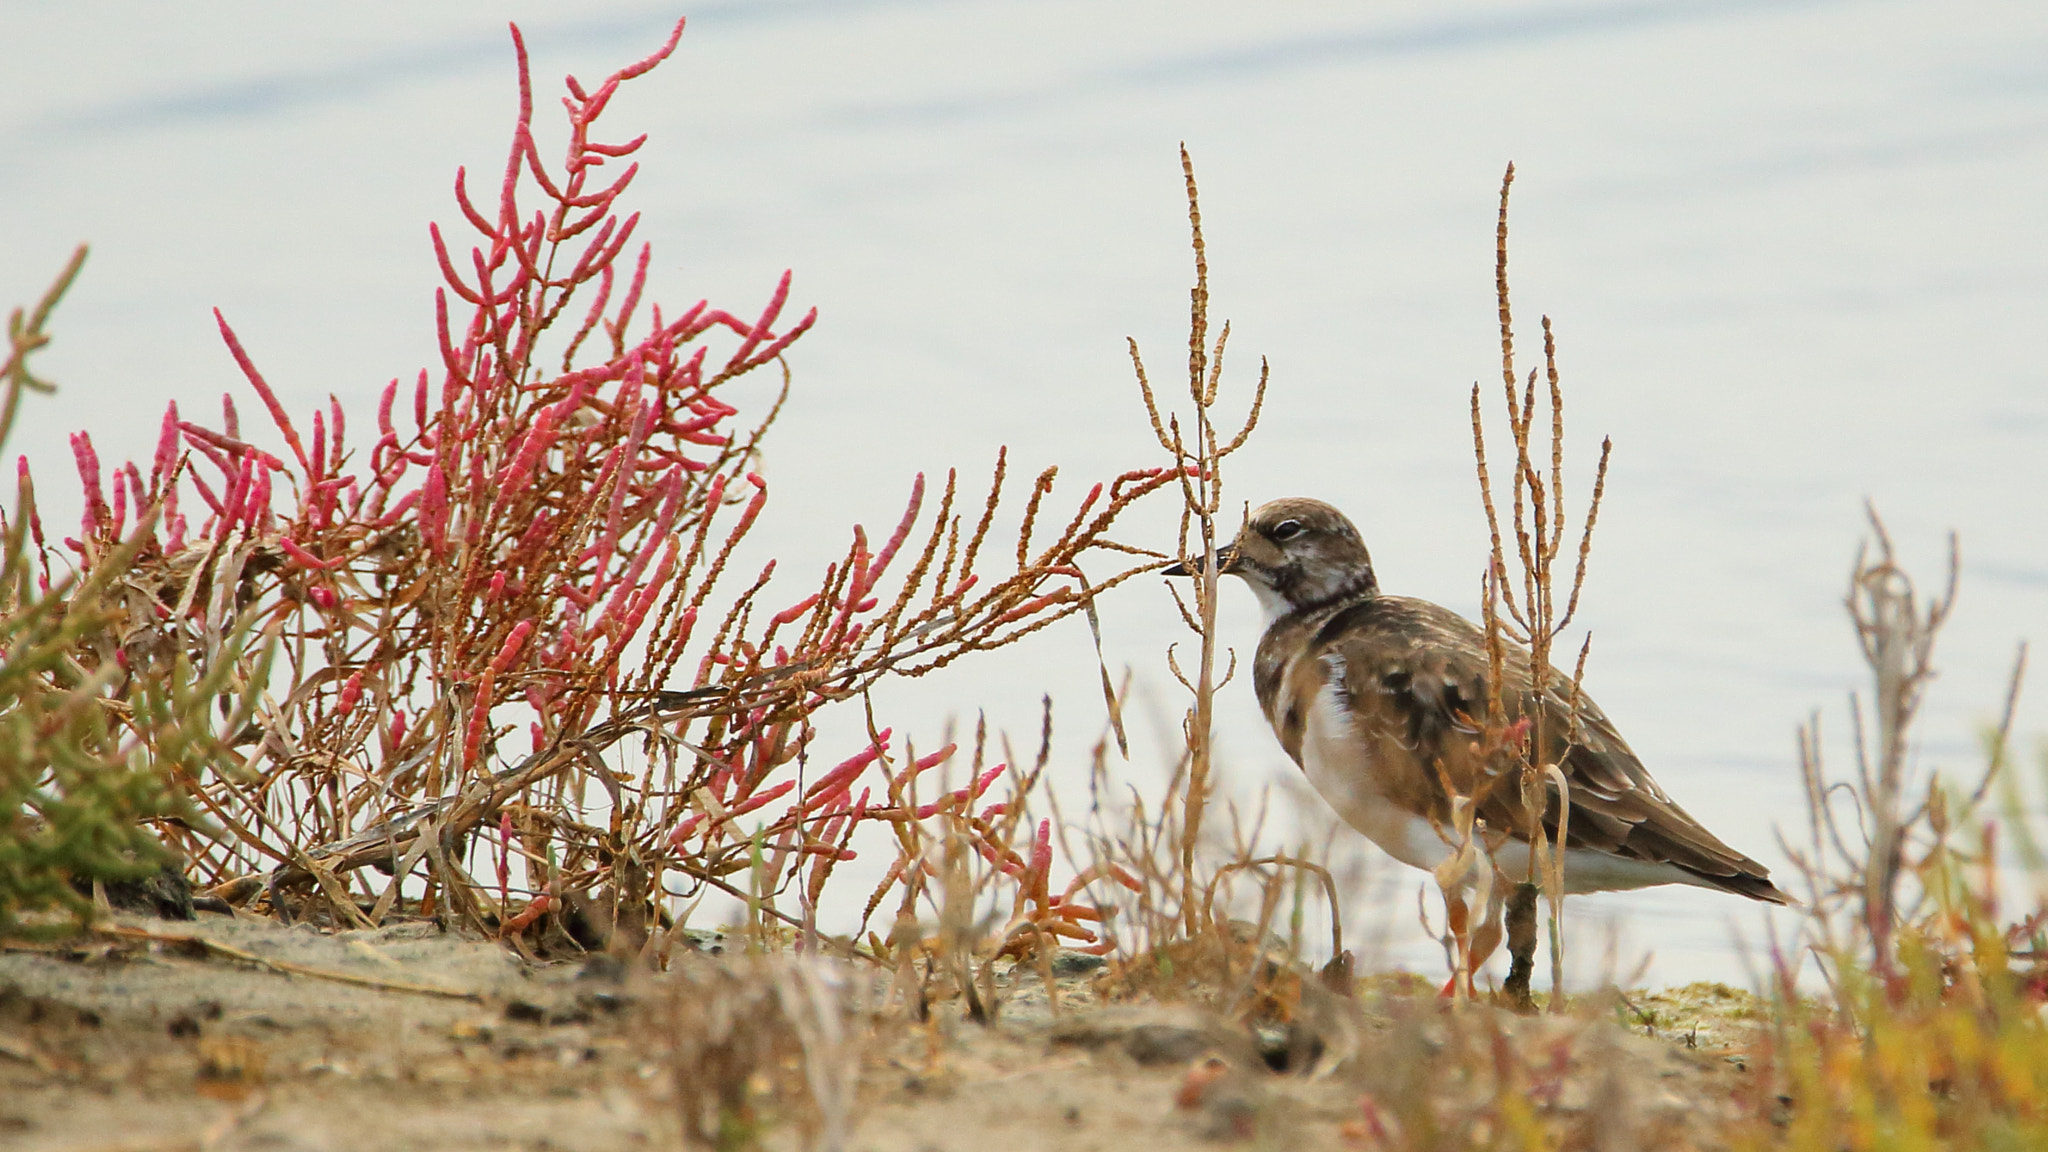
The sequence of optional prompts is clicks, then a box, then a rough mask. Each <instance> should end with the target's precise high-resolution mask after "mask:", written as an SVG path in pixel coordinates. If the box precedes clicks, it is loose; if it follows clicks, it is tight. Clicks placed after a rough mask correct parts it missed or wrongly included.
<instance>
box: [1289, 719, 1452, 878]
mask: <svg viewBox="0 0 2048 1152" xmlns="http://www.w3.org/2000/svg"><path fill="white" fill-rule="evenodd" d="M1301 768H1302V771H1303V772H1304V773H1305V774H1306V775H1307V776H1308V782H1309V783H1310V784H1311V785H1313V786H1314V787H1315V790H1316V791H1317V793H1319V794H1320V795H1321V796H1322V798H1323V799H1324V800H1325V801H1327V802H1328V803H1329V805H1330V807H1332V808H1334V809H1336V810H1337V815H1339V816H1341V817H1343V818H1344V822H1345V823H1346V824H1349V825H1351V826H1352V827H1353V828H1356V829H1358V830H1359V831H1360V832H1363V833H1365V837H1366V839H1368V840H1371V841H1372V842H1373V843H1374V844H1377V845H1379V846H1380V849H1381V851H1384V852H1385V853H1386V854H1387V855H1389V856H1392V857H1393V858H1394V859H1396V860H1399V861H1400V862H1401V863H1403V864H1407V865H1410V866H1412V867H1416V868H1422V869H1434V868H1435V867H1436V866H1437V865H1438V864H1441V863H1443V861H1444V859H1445V858H1446V857H1448V856H1450V855H1451V846H1450V844H1449V843H1448V842H1447V841H1446V839H1445V837H1444V836H1443V835H1441V834H1439V833H1438V831H1437V828H1436V825H1434V824H1432V823H1431V822H1430V821H1429V819H1428V818H1427V817H1424V816H1420V815H1417V814H1416V813H1413V812H1410V811H1409V810H1408V809H1406V808H1404V807H1402V806H1401V805H1398V804H1396V803H1394V802H1393V801H1391V800H1389V799H1388V798H1387V796H1386V794H1385V792H1383V791H1382V790H1381V789H1380V788H1379V786H1378V779H1379V776H1378V773H1376V772H1375V771H1374V765H1373V763H1372V758H1371V756H1370V754H1369V752H1368V746H1367V744H1366V743H1365V742H1364V741H1363V740H1362V739H1360V734H1359V732H1358V726H1357V725H1356V724H1354V723H1353V722H1352V719H1351V715H1350V712H1349V710H1348V709H1346V708H1345V706H1344V703H1343V701H1342V700H1341V699H1340V698H1339V697H1338V695H1337V693H1336V691H1335V690H1334V689H1329V690H1325V691H1323V692H1319V693H1317V694H1316V698H1315V701H1314V703H1312V704H1310V705H1309V709H1308V717H1307V722H1306V723H1305V724H1304V725H1303V729H1302V737H1301Z"/></svg>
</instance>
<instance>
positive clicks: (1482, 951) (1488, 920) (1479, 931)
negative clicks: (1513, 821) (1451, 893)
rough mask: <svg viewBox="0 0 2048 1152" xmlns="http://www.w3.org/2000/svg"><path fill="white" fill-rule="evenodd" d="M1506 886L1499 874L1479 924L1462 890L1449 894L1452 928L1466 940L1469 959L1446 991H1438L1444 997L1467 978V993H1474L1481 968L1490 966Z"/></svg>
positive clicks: (1453, 931) (1458, 936)
mask: <svg viewBox="0 0 2048 1152" xmlns="http://www.w3.org/2000/svg"><path fill="white" fill-rule="evenodd" d="M1505 887H1506V882H1505V881H1504V880H1501V879H1500V878H1499V877H1498V876H1497V875H1496V877H1495V882H1494V883H1493V884H1492V885H1491V886H1490V891H1489V892H1488V895H1487V898H1486V912H1485V913H1484V915H1483V916H1482V917H1481V918H1480V921H1479V923H1477V924H1474V923H1472V921H1471V915H1472V913H1471V908H1470V906H1469V905H1467V904H1466V903H1465V899H1464V897H1463V895H1462V894H1461V895H1459V896H1457V897H1454V898H1447V900H1446V911H1447V913H1448V915H1449V917H1450V927H1451V931H1452V933H1453V934H1454V935H1455V936H1456V937H1457V938H1458V939H1460V940H1463V941H1464V942H1465V963H1464V966H1463V967H1462V968H1460V969H1458V970H1457V972H1456V973H1455V974H1454V975H1452V977H1451V978H1450V980H1449V981H1448V982H1446V983H1445V984H1444V988H1443V991H1442V992H1441V993H1439V994H1438V995H1439V996H1440V997H1442V998H1443V999H1446V1000H1448V999H1450V997H1451V994H1452V992H1453V991H1454V990H1455V989H1456V988H1457V987H1458V983H1459V981H1463V982H1464V984H1465V991H1466V994H1467V995H1470V994H1471V993H1472V990H1473V988H1474V987H1475V986H1476V985H1477V983H1478V979H1479V970H1480V969H1481V968H1483V967H1485V966H1486V961H1487V958H1488V957H1490V956H1492V955H1493V950H1494V949H1495V948H1498V947H1500V939H1501V927H1500V923H1501V901H1502V895H1501V893H1502V890H1503V889H1504V888H1505Z"/></svg>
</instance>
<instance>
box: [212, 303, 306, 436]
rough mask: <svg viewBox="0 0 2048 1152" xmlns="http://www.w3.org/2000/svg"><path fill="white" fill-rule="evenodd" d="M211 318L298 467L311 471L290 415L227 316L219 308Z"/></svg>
mask: <svg viewBox="0 0 2048 1152" xmlns="http://www.w3.org/2000/svg"><path fill="white" fill-rule="evenodd" d="M213 319H214V322H215V323H216V324H218V325H220V335H221V339H223V340H225V341H227V344H228V351H229V352H230V353H231V354H232V355H233V356H234V358H235V363H236V364H237V365H239V366H240V367H241V369H242V375H243V376H245V377H247V378H248V380H249V386H250V387H251V388H254V389H256V394H257V395H258V396H261V397H262V398H263V403H264V406H265V407H268V408H269V409H270V418H271V420H273V421H275V422H276V424H277V430H278V431H279V432H281V433H283V434H284V442H285V443H286V444H287V445H289V446H290V447H291V450H292V454H293V455H295V456H297V457H298V459H299V467H301V468H304V469H306V470H307V471H308V472H311V471H312V468H311V466H310V465H309V464H308V463H307V460H306V449H305V448H304V447H303V446H302V445H301V444H300V443H299V433H298V430H297V429H295V428H293V427H292V420H291V417H289V416H287V415H285V411H284V405H282V404H280V403H278V400H277V393H275V392H272V391H271V390H270V385H269V383H268V382H266V381H265V380H264V379H263V374H262V373H261V372H258V371H257V370H256V365H255V363H254V362H252V361H251V360H250V359H249V354H248V353H247V352H245V351H243V350H242V342H241V341H240V340H238V339H236V338H235V330H234V329H232V328H230V327H228V321H227V317H225V316H222V315H221V314H220V309H218V308H215V309H214V310H213Z"/></svg>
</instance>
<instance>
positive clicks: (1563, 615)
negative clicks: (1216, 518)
mask: <svg viewBox="0 0 2048 1152" xmlns="http://www.w3.org/2000/svg"><path fill="white" fill-rule="evenodd" d="M1514 179H1515V168H1514V165H1512V164H1510V165H1508V167H1507V171H1506V172H1505V173H1504V174H1503V176H1502V177H1501V185H1500V205H1499V211H1498V216H1497V219H1496V223H1495V232H1494V294H1495V301H1496V306H1497V310H1498V315H1499V321H1500V351H1501V385H1502V401H1503V405H1504V407H1505V409H1506V417H1507V428H1508V433H1509V436H1510V437H1511V439H1512V440H1513V442H1514V447H1515V459H1514V464H1513V468H1512V472H1511V479H1510V481H1509V485H1508V487H1509V494H1510V499H1509V517H1508V519H1509V525H1508V527H1509V529H1510V530H1511V532H1512V535H1513V545H1514V556H1515V561H1516V563H1515V568H1516V571H1517V574H1518V575H1519V579H1511V578H1510V574H1509V570H1508V552H1509V549H1508V547H1507V533H1504V532H1503V530H1502V525H1501V514H1500V508H1499V506H1498V505H1497V503H1496V501H1495V497H1494V487H1493V483H1494V482H1493V476H1492V473H1491V472H1490V470H1489V468H1488V464H1487V451H1486V430H1485V420H1484V414H1483V406H1482V404H1481V391H1480V388H1479V386H1478V385H1477V384H1474V385H1473V386H1472V396H1471V414H1472V445H1473V457H1474V463H1475V470H1476V473H1477V476H1478V480H1479V495H1480V502H1481V505H1482V506H1483V507H1484V509H1485V512H1486V523H1487V530H1488V535H1489V542H1490V548H1489V555H1488V560H1487V565H1486V570H1485V573H1484V576H1483V577H1482V579H1481V593H1482V601H1483V615H1484V623H1485V628H1486V644H1487V654H1488V660H1489V663H1490V665H1491V669H1490V671H1491V675H1490V676H1489V678H1488V692H1487V702H1486V703H1487V716H1486V723H1485V735H1484V740H1485V741H1486V742H1487V745H1488V747H1489V748H1490V749H1492V750H1493V752H1494V754H1495V755H1499V756H1502V757H1505V758H1507V759H1508V760H1509V761H1510V764H1511V766H1512V768H1513V772H1512V778H1513V779H1514V780H1515V781H1516V786H1517V787H1518V789H1519V790H1520V793H1521V799H1522V808H1523V811H1524V812H1526V813H1527V818H1528V825H1527V826H1526V827H1525V828H1523V829H1521V830H1520V831H1521V834H1522V835H1524V836H1525V837H1526V838H1527V839H1528V841H1529V845H1530V849H1531V850H1530V856H1529V861H1530V871H1529V874H1528V875H1527V876H1523V877H1519V878H1507V879H1509V880H1511V881H1513V882H1515V883H1516V884H1517V891H1516V892H1515V893H1514V895H1513V896H1511V897H1510V907H1511V909H1512V911H1511V916H1510V920H1511V923H1510V928H1511V932H1510V941H1509V942H1510V946H1511V951H1512V952H1514V953H1515V958H1516V966H1515V967H1514V968H1513V969H1512V970H1511V971H1510V973H1509V978H1508V985H1507V987H1506V988H1505V989H1504V991H1505V992H1506V994H1507V995H1508V996H1509V998H1510V999H1512V1000H1515V1001H1518V1002H1520V1003H1523V1004H1526V1003H1528V1001H1529V993H1528V975H1529V973H1528V971H1527V969H1526V968H1525V967H1524V966H1523V961H1524V959H1525V955H1524V952H1523V951H1522V949H1523V948H1524V947H1525V944H1524V943H1523V942H1522V941H1519V940H1518V939H1517V937H1516V932H1515V931H1514V930H1513V929H1516V928H1518V926H1519V925H1520V924H1521V923H1525V922H1528V921H1525V919H1524V913H1523V912H1522V907H1523V906H1524V905H1526V904H1527V903H1528V902H1530V901H1531V900H1533V898H1534V897H1533V893H1534V889H1535V888H1540V889H1541V890H1542V893H1543V895H1544V898H1545V900H1546V902H1547V903H1548V905H1549V911H1550V963H1551V984H1552V989H1553V995H1552V1006H1553V1008H1554V1009H1555V1010H1558V1011H1562V1009H1563V1002H1564V996H1563V983H1564V941H1563V928H1562V924H1563V902H1564V869H1563V845H1564V838H1565V835H1566V828H1567V827H1568V821H1569V820H1570V809H1571V797H1570V794H1569V792H1568V791H1567V789H1566V786H1565V777H1564V774H1563V772H1562V771H1561V770H1560V769H1559V767H1558V765H1557V763H1556V762H1554V761H1546V760H1544V758H1543V757H1544V756H1545V755H1548V751H1547V750H1550V749H1552V748H1568V747H1569V746H1570V742H1571V741H1572V740H1574V739H1575V738H1576V736H1577V734H1576V733H1575V732H1550V731H1548V730H1547V727H1548V725H1549V723H1550V721H1549V719H1548V711H1549V710H1548V709H1546V708H1543V707H1540V706H1539V707H1533V708H1520V709H1517V711H1519V712H1520V713H1521V714H1523V715H1524V716H1526V717H1527V718H1528V719H1529V721H1530V722H1531V727H1530V729H1529V730H1528V731H1526V732H1523V733H1520V734H1519V735H1515V734H1511V733H1510V730H1509V724H1508V719H1507V718H1508V707H1507V702H1506V700H1505V698H1504V694H1505V693H1507V692H1509V691H1516V692H1523V691H1526V692H1528V693H1530V694H1531V696H1530V699H1531V700H1532V702H1540V701H1541V700H1543V699H1544V698H1546V697H1551V696H1556V697H1561V698H1562V699H1563V700H1564V701H1565V702H1566V704H1567V707H1566V709H1565V712H1566V714H1567V715H1575V714H1576V710H1577V704H1578V700H1579V696H1580V684H1581V682H1582V679H1583V677H1584V675H1585V666H1586V657H1587V654H1588V652H1589V651H1590V645H1591V643H1592V638H1591V637H1590V636H1589V637H1587V639H1586V642H1585V644H1584V645H1582V646H1581V647H1580V650H1579V656H1578V660H1577V663H1576V665H1575V668H1574V671H1573V674H1572V676H1571V677H1570V679H1569V680H1565V679H1564V678H1563V677H1562V676H1561V675H1560V674H1559V673H1556V672H1555V671H1554V670H1553V669H1552V666H1551V659H1550V655H1551V650H1552V645H1553V642H1554V641H1555V640H1556V639H1557V637H1558V636H1559V635H1561V634H1562V633H1563V632H1564V630H1565V629H1566V628H1567V627H1568V626H1569V625H1570V623H1571V621H1572V618H1573V616H1574V615H1575V614H1576V613H1577V611H1578V605H1579V595H1580V593H1581V591H1582V590H1583V589H1584V586H1585V580H1586V566H1587V561H1588V559H1589V558H1590V556H1591V554H1592V546H1593V527H1594V525H1595V524H1596V523H1597V522H1598V520H1599V516H1600V503H1601V500H1602V498H1603V497H1604V496H1605V494H1606V486H1607V465H1608V461H1609V459H1610V456H1611V454H1612V451H1613V442H1612V441H1611V440H1605V439H1603V440H1602V441H1601V445H1600V460H1599V465H1598V467H1597V468H1596V470H1595V473H1594V480H1593V490H1592V494H1591V496H1590V498H1589V500H1588V503H1587V509H1586V514H1585V520H1584V524H1583V526H1582V527H1581V530H1580V533H1579V541H1578V556H1577V563H1576V566H1575V568H1574V570H1573V575H1572V584H1571V591H1570V594H1569V595H1568V596H1566V597H1565V598H1564V603H1563V607H1562V610H1560V609H1559V604H1558V597H1557V595H1556V590H1555V570H1556V561H1557V557H1558V555H1559V554H1560V553H1561V552H1562V550H1563V546H1564V539H1565V529H1566V520H1567V517H1566V516H1565V512H1564V498H1565V490H1564V482H1565V481H1564V388H1563V384H1562V381H1561V379H1560V376H1559V373H1558V367H1557V340H1556V335H1555V333H1554V331H1553V330H1552V328H1551V323H1550V318H1549V317H1548V316H1545V317H1544V318H1543V321H1542V324H1543V368H1542V378H1543V383H1544V385H1545V387H1544V388H1543V389H1541V390H1540V391H1539V389H1538V373H1537V371H1536V370H1533V369H1532V370H1531V371H1530V372H1529V373H1528V374H1527V376H1526V378H1518V373H1517V369H1516V365H1515V333H1514V310H1513V307H1512V304H1511V301H1510V296H1509V290H1508V197H1509V191H1510V189H1511V188H1512V186H1513V184H1514ZM1545 400H1547V401H1548V406H1549V420H1548V422H1547V424H1548V427H1547V431H1548V434H1549V441H1550V443H1549V445H1548V448H1549V451H1548V452H1547V453H1546V454H1543V455H1539V454H1538V452H1537V449H1536V439H1537V437H1536V421H1537V418H1538V411H1539V409H1541V408H1542V407H1543V401H1545ZM1546 457H1547V459H1546ZM1545 464H1547V465H1548V467H1547V469H1546V468H1545V467H1544V465H1545ZM1510 644H1518V645H1521V646H1523V647H1525V648H1527V649H1528V652H1529V668H1530V670H1531V671H1530V674H1531V683H1530V684H1528V685H1526V686H1517V685H1510V684H1508V683H1507V682H1506V680H1507V674H1508V660H1507V649H1508V646H1509V645H1510ZM1539 750H1543V751H1542V752H1540V753H1539ZM1560 755H1561V754H1560ZM1476 784H1477V782H1476V781H1475V782H1474V785H1475V786H1476ZM1553 791H1554V792H1555V794H1556V798H1555V801H1554V802H1553V801H1552V800H1551V799H1550V793H1552V792H1553ZM1553 803H1554V804H1555V808H1554V809H1553V808H1552V807H1551V805H1552V804H1553ZM1546 811H1554V812H1555V817H1554V819H1553V820H1552V821H1551V822H1550V823H1552V824H1554V826H1555V829H1556V831H1555V833H1554V835H1553V834H1552V833H1551V832H1550V831H1549V830H1548V829H1547V828H1546V821H1545V813H1546ZM1532 886H1533V887H1532ZM1526 947H1529V948H1533V940H1530V941H1527V942H1526Z"/></svg>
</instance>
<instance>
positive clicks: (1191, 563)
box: [1159, 544, 1237, 576]
mask: <svg viewBox="0 0 2048 1152" xmlns="http://www.w3.org/2000/svg"><path fill="white" fill-rule="evenodd" d="M1216 571H1217V572H1218V573H1220V574H1222V575H1225V576H1227V575H1229V574H1230V573H1232V572H1235V571H1237V545H1235V544H1225V545H1224V546H1223V547H1221V548H1218V549H1217V550H1216ZM1159 574H1160V575H1162V576H1200V575H1201V574H1202V558H1201V557H1200V556H1190V557H1188V559H1187V560H1186V562H1184V563H1177V564H1174V565H1172V566H1171V567H1168V568H1164V569H1162V570H1161V571H1160V573H1159Z"/></svg>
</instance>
